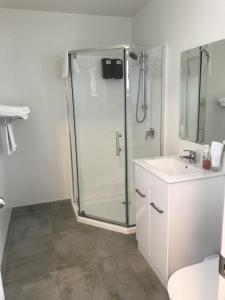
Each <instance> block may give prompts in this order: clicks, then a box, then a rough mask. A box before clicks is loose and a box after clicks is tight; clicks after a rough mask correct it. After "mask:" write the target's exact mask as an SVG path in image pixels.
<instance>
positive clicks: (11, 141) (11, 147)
mask: <svg viewBox="0 0 225 300" xmlns="http://www.w3.org/2000/svg"><path fill="white" fill-rule="evenodd" d="M5 131H6V132H5V136H6V147H7V153H8V155H11V154H12V153H13V152H15V151H16V148H17V145H16V142H15V137H14V134H13V128H12V124H11V123H7V124H6V125H5Z"/></svg>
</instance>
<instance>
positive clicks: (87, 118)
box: [71, 49, 126, 224]
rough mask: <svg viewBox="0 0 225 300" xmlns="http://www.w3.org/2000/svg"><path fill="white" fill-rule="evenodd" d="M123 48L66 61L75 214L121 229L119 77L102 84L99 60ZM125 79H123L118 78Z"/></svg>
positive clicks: (122, 167) (122, 178) (121, 92)
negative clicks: (76, 196)
mask: <svg viewBox="0 0 225 300" xmlns="http://www.w3.org/2000/svg"><path fill="white" fill-rule="evenodd" d="M123 55H124V53H123V49H113V50H104V51H92V52H81V53H77V54H76V57H75V56H73V55H72V56H71V71H72V86H73V101H74V120H75V130H76V152H77V173H78V186H79V191H78V193H79V206H80V213H81V214H83V215H85V216H90V217H94V218H97V219H103V220H108V221H111V222H115V223H122V224H126V205H125V203H126V154H125V92H124V91H125V90H124V78H121V79H114V78H109V79H105V78H103V76H102V64H101V60H102V59H103V58H108V59H120V60H121V63H122V64H123ZM123 77H124V76H123Z"/></svg>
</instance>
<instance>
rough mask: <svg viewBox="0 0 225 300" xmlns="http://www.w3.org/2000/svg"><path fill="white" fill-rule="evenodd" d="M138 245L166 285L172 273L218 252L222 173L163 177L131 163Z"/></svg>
mask: <svg viewBox="0 0 225 300" xmlns="http://www.w3.org/2000/svg"><path fill="white" fill-rule="evenodd" d="M135 195H136V196H135V197H136V237H137V241H138V249H139V250H140V252H141V253H142V255H143V256H144V257H145V259H146V260H147V262H148V263H149V265H150V266H151V268H152V269H153V271H154V272H155V273H156V275H157V276H158V277H159V279H160V280H161V282H162V283H163V285H164V286H165V287H166V285H167V281H168V279H169V277H170V275H171V274H172V273H174V272H175V271H177V270H178V269H180V268H183V267H186V266H188V265H192V264H195V263H198V262H200V261H202V260H203V259H204V258H205V257H207V256H209V255H211V254H214V253H219V251H220V240H221V230H222V229H221V228H222V217H223V216H222V211H223V195H224V177H223V176H221V177H214V178H206V179H204V180H195V181H187V182H177V183H167V182H165V181H163V180H162V179H160V178H159V177H157V176H155V175H154V174H152V173H151V172H149V171H148V170H146V169H144V168H143V167H142V166H140V165H138V164H135Z"/></svg>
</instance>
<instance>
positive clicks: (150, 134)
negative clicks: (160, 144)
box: [145, 128, 155, 140]
mask: <svg viewBox="0 0 225 300" xmlns="http://www.w3.org/2000/svg"><path fill="white" fill-rule="evenodd" d="M148 138H151V139H154V138H155V129H154V128H149V130H147V131H146V133H145V139H146V140H147V139H148Z"/></svg>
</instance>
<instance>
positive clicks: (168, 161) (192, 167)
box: [135, 156, 225, 183]
mask: <svg viewBox="0 0 225 300" xmlns="http://www.w3.org/2000/svg"><path fill="white" fill-rule="evenodd" d="M135 162H136V163H137V164H138V165H140V166H142V167H143V168H145V169H146V170H148V171H149V172H151V173H152V174H154V175H155V176H157V177H159V178H161V179H162V180H164V181H165V182H167V183H175V182H180V181H188V180H197V179H204V178H208V177H217V176H224V175H225V172H224V170H221V171H219V172H213V171H211V170H204V169H203V168H202V166H201V164H200V165H197V164H190V163H189V162H187V161H184V160H181V159H180V158H179V157H178V156H160V157H156V158H153V159H146V158H145V159H136V160H135Z"/></svg>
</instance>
